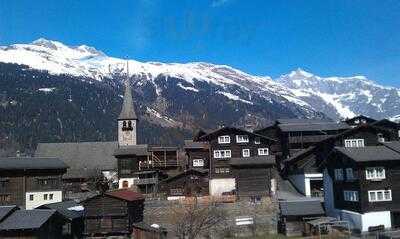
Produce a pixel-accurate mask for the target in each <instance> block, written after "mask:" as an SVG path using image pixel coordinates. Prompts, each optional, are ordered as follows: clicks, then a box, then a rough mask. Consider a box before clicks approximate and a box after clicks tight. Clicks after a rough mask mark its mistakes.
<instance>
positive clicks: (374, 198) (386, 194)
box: [368, 190, 392, 202]
mask: <svg viewBox="0 0 400 239" xmlns="http://www.w3.org/2000/svg"><path fill="white" fill-rule="evenodd" d="M368 199H369V201H370V202H384V201H392V190H375V191H368Z"/></svg>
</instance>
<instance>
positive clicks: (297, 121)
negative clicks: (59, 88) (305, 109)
mask: <svg viewBox="0 0 400 239" xmlns="http://www.w3.org/2000/svg"><path fill="white" fill-rule="evenodd" d="M276 122H277V123H278V124H321V123H323V124H324V123H335V122H334V121H332V120H329V119H297V118H291V119H277V120H276Z"/></svg>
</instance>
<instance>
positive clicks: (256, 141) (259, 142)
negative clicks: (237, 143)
mask: <svg viewBox="0 0 400 239" xmlns="http://www.w3.org/2000/svg"><path fill="white" fill-rule="evenodd" d="M399 135H400V133H399ZM254 144H261V139H260V137H255V138H254Z"/></svg>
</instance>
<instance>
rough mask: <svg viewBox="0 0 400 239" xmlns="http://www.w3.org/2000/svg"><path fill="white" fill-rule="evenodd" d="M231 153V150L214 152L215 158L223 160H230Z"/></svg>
mask: <svg viewBox="0 0 400 239" xmlns="http://www.w3.org/2000/svg"><path fill="white" fill-rule="evenodd" d="M230 157H231V151H230V150H214V158H216V159H222V158H230Z"/></svg>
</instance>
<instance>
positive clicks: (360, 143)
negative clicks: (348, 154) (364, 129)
mask: <svg viewBox="0 0 400 239" xmlns="http://www.w3.org/2000/svg"><path fill="white" fill-rule="evenodd" d="M344 146H345V147H346V148H361V147H364V146H365V144H364V139H345V140H344Z"/></svg>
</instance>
